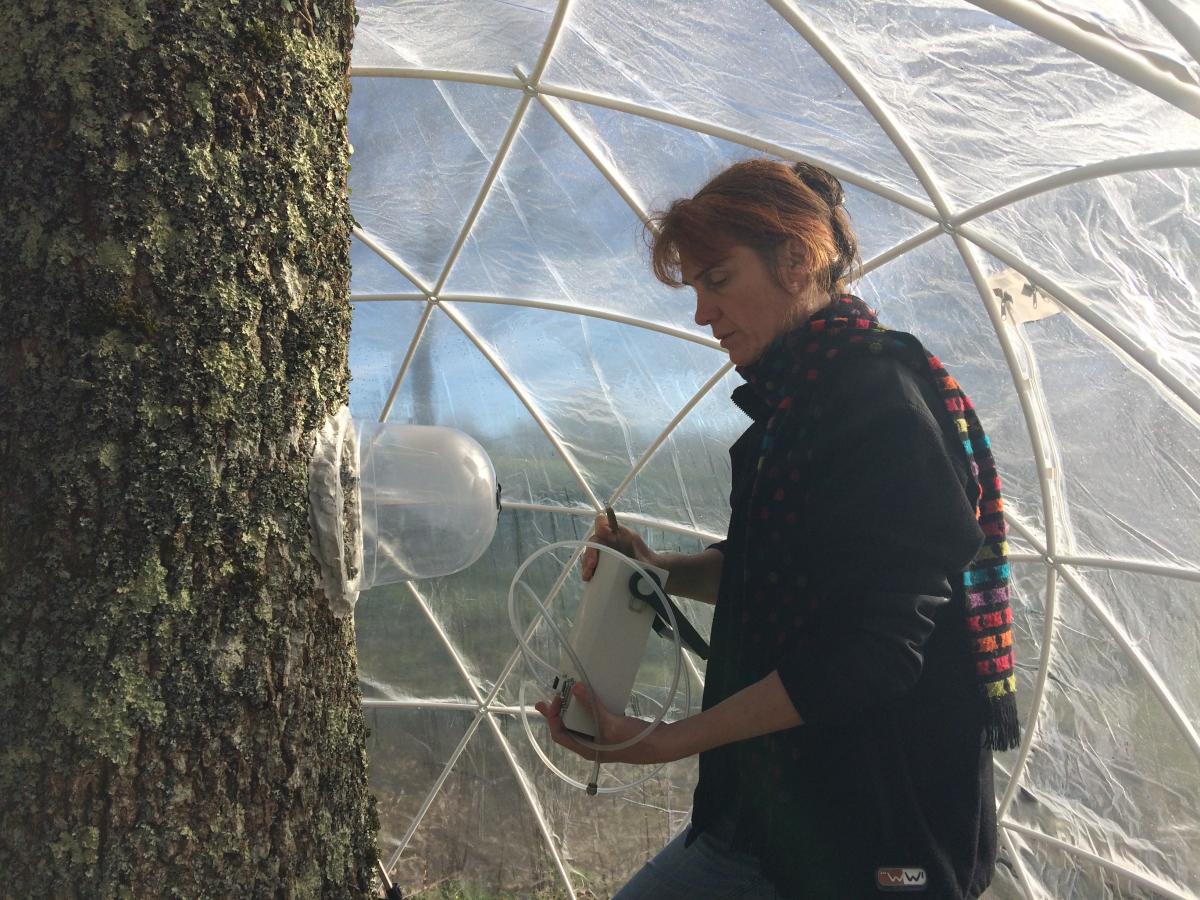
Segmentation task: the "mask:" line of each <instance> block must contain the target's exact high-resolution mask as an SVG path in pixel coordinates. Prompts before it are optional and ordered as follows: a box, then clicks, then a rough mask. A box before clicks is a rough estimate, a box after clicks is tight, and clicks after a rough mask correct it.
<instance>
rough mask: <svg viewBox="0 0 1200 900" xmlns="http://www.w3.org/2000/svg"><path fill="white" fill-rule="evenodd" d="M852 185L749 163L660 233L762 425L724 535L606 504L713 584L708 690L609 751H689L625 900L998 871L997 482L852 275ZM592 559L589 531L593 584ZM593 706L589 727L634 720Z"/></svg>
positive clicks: (683, 207)
mask: <svg viewBox="0 0 1200 900" xmlns="http://www.w3.org/2000/svg"><path fill="white" fill-rule="evenodd" d="M842 200H843V194H842V189H841V185H840V184H839V183H838V182H837V180H836V179H835V178H834V177H833V176H832V175H830V174H829V173H828V172H825V171H824V170H822V169H820V168H817V167H815V166H811V165H807V164H803V163H801V164H797V165H796V166H794V167H790V168H789V167H788V166H786V165H784V164H782V163H777V162H772V161H768V160H752V161H748V162H744V163H739V164H737V165H734V166H732V167H730V168H729V169H727V170H726V171H724V172H722V173H721V174H719V175H717V176H716V177H715V178H714V179H713V180H712V181H710V182H709V183H708V184H707V185H705V186H704V187H703V188H702V189H701V190H700V191H699V193H697V194H696V195H695V196H694V197H692V198H690V199H684V200H679V201H676V202H675V203H674V204H672V205H671V207H670V208H669V209H668V210H667V212H666V213H665V214H663V215H662V216H660V217H659V219H658V225H659V229H658V233H657V234H656V235H655V236H654V237H653V238H652V239H651V249H652V260H653V267H654V272H655V275H656V276H657V277H658V278H659V279H660V280H662V281H664V282H666V283H667V284H672V285H676V286H678V285H688V286H690V287H691V288H692V289H693V290H694V291H695V292H696V322H697V323H698V324H700V325H702V326H707V327H709V328H711V329H712V333H713V336H714V337H715V338H717V339H718V340H719V341H720V342H721V346H723V347H724V348H725V349H726V350H727V351H728V352H729V356H730V358H731V359H732V361H733V362H734V363H735V364H736V365H737V371H738V373H739V374H740V375H741V376H742V377H743V378H744V379H745V380H746V382H747V383H746V384H744V385H742V386H740V387H739V388H737V390H735V391H734V393H733V398H732V399H733V401H734V403H735V404H737V406H738V407H739V408H740V409H742V411H744V412H745V413H746V414H747V415H748V416H749V417H750V419H751V420H752V421H751V424H750V426H749V428H747V430H746V432H745V433H744V434H743V435H742V436H741V438H739V439H738V441H737V442H736V443H735V444H734V445H733V447H732V448H731V450H730V456H731V459H732V463H733V486H732V491H731V494H730V503H731V516H730V523H729V532H728V537H727V538H726V540H725V541H722V542H721V543H720V544H716V545H714V546H712V547H710V548H708V549H706V550H705V551H704V552H702V553H700V554H696V555H691V556H689V555H681V554H666V553H657V552H655V551H653V550H651V549H650V548H649V547H647V546H646V544H645V543H644V542H643V541H642V539H641V538H640V537H638V536H637V535H636V534H634V533H633V532H631V531H629V530H628V529H625V528H618V529H617V531H615V532H614V531H613V530H612V529H611V528H610V527H609V525H608V522H607V521H606V520H605V518H604V517H603V516H601V517H598V518H597V520H596V532H595V533H596V539H597V540H598V541H601V542H603V543H605V544H608V545H610V546H613V547H617V548H619V549H620V550H622V551H623V552H624V553H626V554H628V555H630V556H634V557H635V558H637V559H640V560H644V561H646V562H649V563H653V564H654V565H657V566H660V567H662V568H664V569H667V570H668V571H669V572H670V579H669V581H668V584H667V589H668V591H670V592H671V593H674V594H679V595H683V596H690V597H694V598H696V599H699V600H704V601H707V602H715V603H716V610H715V613H714V617H713V626H712V641H711V650H710V657H709V663H708V670H707V675H706V683H705V689H704V702H703V711H702V712H701V713H700V714H698V715H696V716H692V717H690V718H687V719H683V720H681V721H678V722H674V723H671V724H669V725H663V726H661V727H660V728H658V729H656V730H655V731H654V732H652V733H651V734H650V735H649V737H647V739H646V740H644V741H642V742H641V743H639V744H636V745H635V746H633V747H630V748H629V749H628V750H626V751H622V752H618V753H615V754H611V755H609V756H608V757H606V758H608V759H611V760H613V761H626V762H636V763H657V762H663V761H666V760H675V759H681V758H683V757H686V756H689V755H691V754H693V753H699V754H700V779H699V783H698V785H697V787H696V793H695V801H694V805H693V810H692V823H691V828H690V829H689V830H688V832H687V833H686V834H681V835H680V836H679V837H677V838H676V839H675V840H674V841H672V842H671V844H670V845H668V847H667V848H666V849H665V850H663V851H662V853H660V854H659V855H658V856H657V857H655V859H654V860H652V861H651V862H650V863H648V864H647V865H646V867H645V868H643V869H642V871H641V872H639V873H638V874H637V875H635V876H634V878H633V880H632V881H631V882H630V883H629V884H628V885H626V886H625V888H623V889H622V890H621V892H620V893H618V895H617V897H618V900H635V898H643V897H645V898H651V897H652V898H670V897H681V898H682V897H687V898H688V900H701V898H710V897H711V898H716V897H738V898H751V897H775V896H781V897H801V898H837V900H841V898H850V900H856V898H861V897H871V896H876V895H877V894H878V893H880V892H886V891H894V890H906V891H920V892H922V893H923V895H924V896H926V897H938V898H943V897H944V898H962V897H975V896H978V895H979V894H980V893H981V892H982V891H983V890H984V889H985V888H986V887H987V885H988V883H989V881H990V879H991V875H992V870H993V866H994V862H995V855H996V821H995V809H994V794H993V785H992V757H991V753H992V749H993V748H996V749H1000V748H1007V747H1011V746H1013V745H1015V743H1016V741H1017V738H1018V728H1017V721H1016V706H1015V697H1014V690H1015V682H1014V679H1013V672H1012V636H1011V627H1010V626H1011V621H1012V619H1011V612H1010V610H1009V607H1008V588H1007V575H1008V566H1007V561H1006V558H1005V554H1006V552H1007V544H1006V543H1005V541H1004V535H1005V528H1004V521H1003V514H1002V511H1001V510H1002V505H1001V504H1002V501H1001V500H1000V495H999V479H998V478H997V476H996V473H995V467H994V464H993V462H992V459H991V454H990V451H989V450H988V447H987V440H986V438H985V437H984V435H983V431H982V429H981V428H980V427H979V423H978V419H977V418H976V417H975V415H974V412H973V410H972V407H971V404H970V401H969V400H968V399H967V398H966V397H965V395H963V394H962V392H961V391H960V390H959V389H958V386H957V384H956V383H955V382H954V379H953V378H952V377H950V375H949V374H948V373H947V372H946V371H945V369H943V368H942V367H941V365H940V363H939V362H938V361H937V360H936V358H934V357H932V356H930V355H928V354H927V353H926V352H925V351H924V350H923V348H922V347H921V345H920V344H919V343H918V342H917V340H916V339H915V338H913V337H912V336H910V335H905V334H901V333H896V332H889V331H887V330H886V329H884V328H882V327H881V326H879V325H878V323H877V322H876V321H875V317H874V315H873V313H872V312H871V310H870V309H868V308H867V307H866V306H865V304H863V303H862V301H861V300H858V299H857V298H855V297H852V296H850V295H848V294H845V293H843V288H844V282H845V280H846V279H847V276H848V275H849V274H850V273H851V268H852V266H853V265H854V261H855V259H856V256H857V248H856V243H855V238H854V235H853V232H852V230H851V227H850V222H849V219H848V217H847V215H846V212H845V210H844V209H843V206H842ZM594 567H595V554H594V552H593V553H592V554H590V555H589V557H588V558H586V559H585V561H584V577H585V579H586V578H590V576H591V573H592V571H593V570H594ZM575 696H576V697H577V698H578V699H579V701H580V702H583V703H585V704H586V705H588V707H589V708H591V707H592V703H591V700H590V698H589V697H588V696H587V694H586V693H585V692H583V691H582V689H581V688H580V687H579V686H577V688H576V694H575ZM559 707H560V704H559V702H558V701H557V700H556V701H555V702H553V703H551V704H539V710H540V711H541V712H542V714H543V715H545V716H546V717H547V719H548V721H549V726H550V731H551V734H552V736H553V739H554V740H555V741H556V742H557V743H559V744H561V745H562V746H564V747H567V748H570V749H572V750H574V751H575V752H577V753H580V754H581V755H583V756H585V757H587V758H589V759H590V758H594V753H593V752H589V751H588V749H587V748H586V747H585V746H584V745H582V744H580V743H578V742H577V741H576V740H574V738H573V737H572V735H571V733H569V732H567V731H566V730H565V729H564V727H563V725H562V720H561V717H560V715H559V712H560V709H559ZM594 713H595V714H596V716H597V719H598V722H599V728H600V736H599V739H600V741H601V742H602V743H616V742H619V741H623V740H625V739H627V738H629V737H631V736H633V735H634V734H636V733H637V732H639V731H640V730H641V729H642V728H643V727H644V723H642V722H641V721H640V720H638V719H633V718H629V717H626V716H622V715H617V714H614V713H612V712H610V711H608V710H604V709H595V710H594ZM602 758H605V757H602Z"/></svg>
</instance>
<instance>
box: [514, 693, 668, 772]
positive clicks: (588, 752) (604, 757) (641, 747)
mask: <svg viewBox="0 0 1200 900" xmlns="http://www.w3.org/2000/svg"><path fill="white" fill-rule="evenodd" d="M571 702H572V703H579V704H582V705H583V708H584V709H586V710H587V711H588V712H590V713H591V714H592V716H593V718H594V719H595V720H596V725H597V729H596V730H597V735H596V743H597V744H619V743H621V742H623V741H627V740H629V739H630V738H633V737H636V736H637V735H639V734H641V733H642V732H643V731H645V730H646V726H647V725H649V724H650V723H649V722H647V721H645V720H643V719H635V718H633V717H631V716H618V715H615V714H614V713H611V712H609V711H608V710H607V709H605V708H604V705H603V704H601V703H593V702H592V697H591V692H590V691H588V689H587V688H586V687H585V686H584V685H582V684H576V685H575V686H574V687H573V688H572V689H571ZM534 708H535V709H536V710H537V711H538V712H540V713H541V714H542V715H543V716H545V718H546V723H547V724H548V725H549V726H550V737H551V738H552V739H553V740H554V743H556V744H558V745H559V746H560V747H566V748H567V749H568V750H570V751H571V752H572V753H577V754H579V755H580V756H582V757H583V758H584V759H586V760H588V761H592V760H594V759H595V758H596V751H595V750H593V749H592V748H591V747H589V746H588V745H587V744H584V743H582V742H581V741H579V740H578V739H577V738H576V737H575V736H574V734H573V733H572V732H570V731H568V730H567V728H566V726H565V725H563V720H562V698H560V697H555V698H554V700H553V701H552V702H550V703H546V702H545V701H542V702H539V703H536V704H534ZM671 728H672V726H671V724H670V723H668V722H661V723H659V725H658V727H657V728H655V729H654V730H653V731H651V732H650V733H649V734H648V735H646V736H645V737H644V738H642V740H640V741H638V742H637V743H636V744H634V745H633V746H631V747H626V748H625V749H624V750H616V751H601V752H600V761H601V762H625V763H639V764H648V763H664V762H671V761H673V760H676V759H681V758H682V757H683V756H684V755H686V754H684V753H675V752H674V750H673V748H672V741H671V739H670V738H671Z"/></svg>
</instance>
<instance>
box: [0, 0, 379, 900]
mask: <svg viewBox="0 0 1200 900" xmlns="http://www.w3.org/2000/svg"><path fill="white" fill-rule="evenodd" d="M353 20H354V10H353V6H352V2H351V0H240V2H238V0H234V2H226V0H189V2H187V3H180V2H175V0H87V2H83V0H75V2H70V0H64V2H47V0H20V2H11V3H5V4H3V7H2V8H0V125H2V128H0V209H2V210H3V220H2V225H0V896H4V897H21V898H25V897H41V896H54V897H75V896H80V897H89V898H103V897H117V896H136V897H156V898H157V897H189V898H192V897H222V898H223V897H238V898H241V897H358V896H364V895H365V893H366V883H367V879H368V877H369V874H370V867H371V864H372V860H373V857H374V835H375V828H376V818H375V811H374V806H373V803H372V801H371V799H370V796H369V794H368V791H367V786H366V775H365V771H366V760H365V750H364V734H365V731H364V723H363V718H362V713H361V710H360V698H359V692H358V686H357V676H356V671H355V657H354V638H353V629H352V624H351V622H350V620H349V619H339V618H335V617H334V616H333V615H332V614H331V612H330V610H329V607H328V605H327V604H326V602H325V599H324V596H323V594H322V593H321V590H320V588H319V580H318V575H317V569H316V565H315V562H314V561H313V559H312V558H311V557H310V554H309V549H308V547H309V537H308V525H307V507H306V504H307V500H306V478H307V474H306V473H307V462H308V459H309V454H310V452H311V450H312V447H313V443H314V431H315V429H316V428H317V427H318V425H319V424H320V423H321V422H322V421H323V419H324V418H325V416H326V415H327V414H328V413H329V412H330V411H332V410H333V409H334V408H336V407H337V406H338V405H339V404H340V403H342V402H344V401H345V399H346V395H347V383H348V372H347V364H346V346H347V339H348V333H349V323H350V312H349V306H348V302H347V294H348V279H349V250H348V247H349V243H348V242H349V228H350V215H349V211H348V205H347V196H346V194H347V192H346V172H347V152H348V150H347V146H348V145H347V139H346V108H347V97H348V91H349V83H348V78H347V66H348V63H349V53H350V43H351V37H352V32H353Z"/></svg>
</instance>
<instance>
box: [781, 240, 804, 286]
mask: <svg viewBox="0 0 1200 900" xmlns="http://www.w3.org/2000/svg"><path fill="white" fill-rule="evenodd" d="M779 256H780V259H779V263H780V265H779V269H780V275H782V276H783V277H782V278H780V281H781V282H782V283H783V286H784V287H785V288H786V289H787V291H788V293H789V294H798V293H800V292H801V291H802V290H803V289H804V286H805V284H807V282H808V272H807V271H806V266H805V256H804V248H803V246H802V245H801V243H800V242H799V241H798V240H796V239H795V238H788V239H787V241H786V242H785V243H784V245H783V246H782V247H781V248H780V254H779Z"/></svg>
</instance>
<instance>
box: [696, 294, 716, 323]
mask: <svg viewBox="0 0 1200 900" xmlns="http://www.w3.org/2000/svg"><path fill="white" fill-rule="evenodd" d="M714 319H716V307H715V306H713V304H712V303H710V302H708V300H707V299H705V296H704V294H703V292H701V291H696V324H697V325H700V326H702V327H707V326H708V325H710V324H711V323H712V322H713V320H714Z"/></svg>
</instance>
